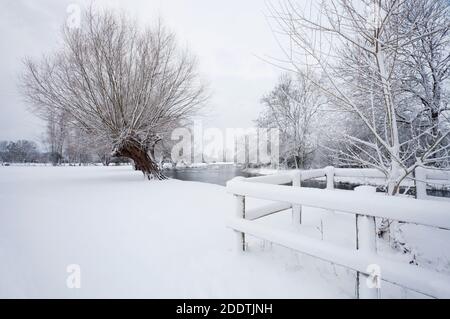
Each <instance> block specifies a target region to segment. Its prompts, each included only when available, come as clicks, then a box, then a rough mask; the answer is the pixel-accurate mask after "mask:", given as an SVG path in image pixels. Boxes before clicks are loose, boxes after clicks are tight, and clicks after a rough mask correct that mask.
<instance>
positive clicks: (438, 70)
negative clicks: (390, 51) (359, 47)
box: [399, 0, 450, 167]
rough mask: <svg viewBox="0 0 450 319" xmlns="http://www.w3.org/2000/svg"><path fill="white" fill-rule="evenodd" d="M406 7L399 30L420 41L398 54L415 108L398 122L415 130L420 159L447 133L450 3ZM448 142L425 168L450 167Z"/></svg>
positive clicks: (414, 2)
mask: <svg viewBox="0 0 450 319" xmlns="http://www.w3.org/2000/svg"><path fill="white" fill-rule="evenodd" d="M405 6H407V7H408V10H407V11H408V15H407V16H406V19H405V21H404V23H403V24H402V28H404V29H406V30H408V29H410V30H413V36H414V38H417V39H419V40H418V41H414V42H411V43H410V45H409V46H406V47H404V48H402V50H401V51H399V53H400V55H401V59H402V60H403V61H404V65H403V68H402V70H401V71H402V72H401V73H402V77H401V83H402V88H403V89H404V91H406V92H407V93H408V95H409V97H410V100H408V103H409V104H410V105H411V104H413V105H416V106H418V107H417V109H416V110H409V112H407V113H406V114H404V116H402V117H401V120H403V121H407V122H410V123H412V125H414V126H415V127H414V130H413V134H415V135H420V134H422V135H421V138H420V139H419V143H418V154H417V156H420V155H421V154H420V153H421V152H424V151H426V150H427V149H429V148H430V146H431V145H432V144H433V143H434V141H435V140H436V139H437V138H439V137H440V136H442V135H444V134H446V132H448V130H449V127H448V125H449V123H450V121H449V115H450V103H449V102H450V101H449V97H450V81H449V78H450V1H447V0H410V1H406V3H405ZM418 21H419V22H420V23H418ZM449 142H450V141H449V140H448V138H447V139H444V140H443V141H441V143H440V145H438V146H437V147H436V148H435V149H434V151H433V153H432V154H431V156H429V157H428V158H427V159H426V160H427V162H428V163H427V164H432V165H434V166H437V167H450V165H448V145H449Z"/></svg>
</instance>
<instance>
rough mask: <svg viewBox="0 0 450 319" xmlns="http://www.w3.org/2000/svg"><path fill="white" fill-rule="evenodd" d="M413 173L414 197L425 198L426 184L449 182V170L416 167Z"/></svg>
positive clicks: (446, 183)
mask: <svg viewBox="0 0 450 319" xmlns="http://www.w3.org/2000/svg"><path fill="white" fill-rule="evenodd" d="M414 175H415V176H414V178H415V182H416V197H417V198H419V199H426V198H427V196H428V194H427V184H434V185H449V184H450V171H442V170H433V169H425V168H422V167H418V168H416V171H415V174H414Z"/></svg>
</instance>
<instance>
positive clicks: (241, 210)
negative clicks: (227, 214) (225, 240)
mask: <svg viewBox="0 0 450 319" xmlns="http://www.w3.org/2000/svg"><path fill="white" fill-rule="evenodd" d="M234 200H235V205H236V207H235V210H236V217H237V218H240V219H245V196H240V195H234ZM235 232H236V250H237V252H240V251H245V234H244V233H241V232H238V231H235Z"/></svg>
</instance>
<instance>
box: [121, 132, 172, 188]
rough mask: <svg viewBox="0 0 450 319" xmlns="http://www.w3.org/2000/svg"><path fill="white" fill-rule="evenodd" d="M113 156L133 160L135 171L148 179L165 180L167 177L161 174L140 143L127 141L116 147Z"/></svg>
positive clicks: (132, 140) (131, 140)
mask: <svg viewBox="0 0 450 319" xmlns="http://www.w3.org/2000/svg"><path fill="white" fill-rule="evenodd" d="M114 155H116V156H122V157H127V158H130V159H132V160H133V162H134V166H135V169H136V170H140V171H142V173H143V174H144V175H145V176H146V177H147V178H148V179H150V180H151V179H157V180H165V179H167V177H166V176H165V175H164V174H163V173H162V172H161V170H160V168H159V166H158V164H157V163H156V162H155V161H154V160H153V159H152V157H151V156H150V155H149V153H148V150H147V148H146V147H144V146H143V145H142V144H141V143H139V142H138V141H137V140H134V139H131V138H130V139H127V140H125V141H122V143H120V146H118V147H116V149H115V151H114Z"/></svg>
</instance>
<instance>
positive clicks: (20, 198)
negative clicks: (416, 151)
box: [0, 167, 450, 298]
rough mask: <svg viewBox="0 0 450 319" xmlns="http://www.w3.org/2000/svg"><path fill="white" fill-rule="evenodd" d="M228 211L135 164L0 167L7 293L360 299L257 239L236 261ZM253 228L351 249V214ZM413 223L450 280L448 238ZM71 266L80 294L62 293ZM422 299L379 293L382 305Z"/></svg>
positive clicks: (225, 202) (307, 214)
mask: <svg viewBox="0 0 450 319" xmlns="http://www.w3.org/2000/svg"><path fill="white" fill-rule="evenodd" d="M261 204H263V203H262V202H261V201H259V202H256V201H250V203H249V206H250V207H255V206H258V205H261ZM233 208H234V202H233V198H232V196H231V195H229V194H227V193H226V191H225V188H224V187H221V186H216V185H210V184H201V183H192V182H181V181H176V180H169V181H164V182H156V181H152V182H149V181H146V180H144V178H143V177H142V175H141V174H140V173H139V172H135V171H132V170H131V168H130V167H109V168H106V167H0V261H1V262H0V297H3V298H4V297H6V298H12V297H19V298H23V297H31V298H38V297H39V298H53V297H58V298H80V297H84V298H98V297H104V298H113V297H114V298H131V297H138V298H140V297H143V298H318V297H322V298H352V297H354V287H355V274H354V273H353V272H352V271H349V270H346V269H343V268H341V267H337V266H333V265H331V264H329V263H326V262H322V261H319V260H316V259H313V258H311V257H307V256H303V255H300V254H298V253H294V252H292V251H290V250H288V249H285V248H282V247H277V246H275V245H271V244H269V243H265V242H263V241H260V240H257V239H251V240H250V243H249V247H250V249H249V251H248V252H246V253H245V254H238V253H236V252H235V251H234V248H235V236H234V234H233V232H232V231H231V230H230V229H228V228H227V227H226V220H227V217H228V216H230V215H234V211H233ZM258 222H261V223H269V224H273V225H277V226H278V227H285V229H286V231H293V232H295V231H299V230H300V229H301V231H302V232H303V233H304V234H307V235H309V236H312V237H315V238H322V236H323V238H324V239H325V240H331V241H333V242H334V243H338V244H342V245H351V246H354V219H352V218H351V217H350V216H349V215H346V214H345V215H344V214H339V213H333V212H327V211H323V210H319V209H312V208H310V209H304V225H303V226H300V227H299V226H294V225H292V223H291V216H290V212H289V211H286V212H283V213H279V214H277V215H274V216H270V217H268V218H266V219H264V220H261V221H258ZM322 226H323V227H322ZM407 227H409V228H411V227H413V229H412V231H410V232H406V234H405V236H406V237H408V236H409V238H408V239H410V240H411V242H412V244H413V245H414V247H417V249H418V250H419V253H418V254H419V258H420V261H421V262H423V263H424V264H426V266H429V267H431V268H433V269H438V270H440V271H443V272H445V273H448V272H449V269H450V263H449V260H450V258H449V256H448V255H449V254H450V253H449V250H450V249H448V247H449V244H448V243H449V242H450V241H449V240H450V235H449V234H448V232H440V233H438V235H436V232H433V233H432V234H433V236H430V230H429V229H426V228H423V227H422V228H417V227H418V226H407ZM411 234H413V236H412V235H411ZM417 234H418V235H417ZM419 246H420V247H419ZM380 250H381V252H382V253H388V254H392V255H393V257H395V258H401V259H404V260H405V261H407V257H405V256H394V255H395V253H394V252H391V251H390V250H389V249H388V248H386V247H383V245H381V247H380ZM70 264H78V265H80V267H81V289H69V288H67V287H66V278H67V276H68V273H67V272H66V267H67V266H68V265H70ZM416 296H417V295H416V294H414V293H411V292H406V291H405V290H404V289H400V288H396V287H391V286H389V285H388V284H385V285H384V286H383V297H416Z"/></svg>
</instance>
